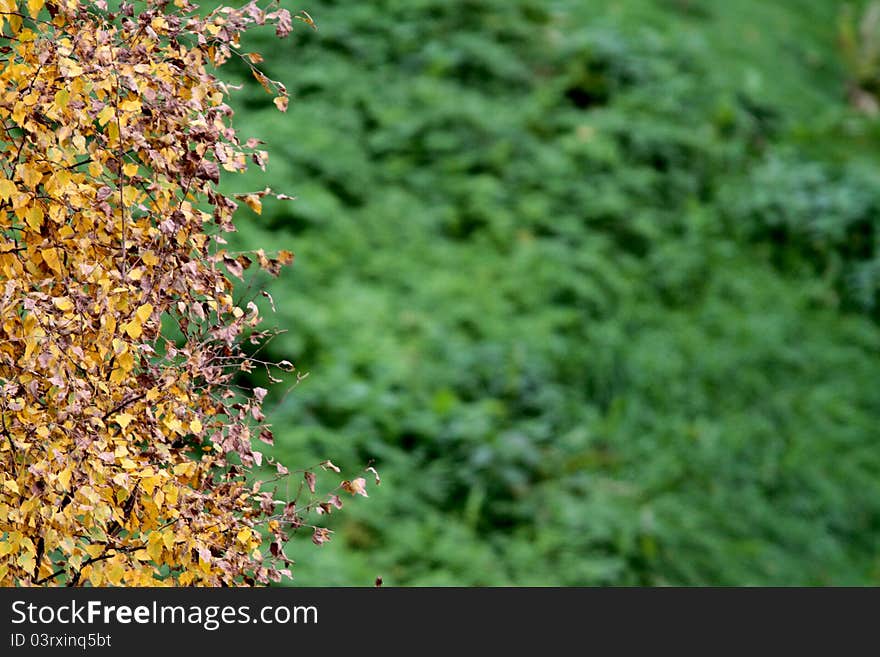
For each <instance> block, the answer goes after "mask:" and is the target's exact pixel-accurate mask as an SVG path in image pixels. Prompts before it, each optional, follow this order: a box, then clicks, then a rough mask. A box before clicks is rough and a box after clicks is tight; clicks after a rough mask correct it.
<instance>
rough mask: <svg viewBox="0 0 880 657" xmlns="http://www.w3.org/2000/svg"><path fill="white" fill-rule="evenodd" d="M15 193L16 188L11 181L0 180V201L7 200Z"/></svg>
mask: <svg viewBox="0 0 880 657" xmlns="http://www.w3.org/2000/svg"><path fill="white" fill-rule="evenodd" d="M17 191H18V188H17V187H16V186H15V183H14V182H12V181H11V180H0V201H6V200H9V198H10V197H11V196H12V195H13V194H15V193H16V192H17Z"/></svg>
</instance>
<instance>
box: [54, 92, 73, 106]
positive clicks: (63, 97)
mask: <svg viewBox="0 0 880 657" xmlns="http://www.w3.org/2000/svg"><path fill="white" fill-rule="evenodd" d="M69 102H70V92H69V91H68V90H67V89H61V90H60V91H57V92H56V93H55V107H56V108H58V109H62V110H63V109H64V108H65V107H67V103H69Z"/></svg>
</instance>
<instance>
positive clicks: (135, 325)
mask: <svg viewBox="0 0 880 657" xmlns="http://www.w3.org/2000/svg"><path fill="white" fill-rule="evenodd" d="M122 328H123V330H124V331H125V332H126V333H127V334H128V337H130V338H131V339H132V340H137V339H138V338H139V337H141V334H142V333H143V329H142V328H141V323H140V322H139V321H137V318H135V319H133V320H131V321H130V322H126V323H125V324H123V325H122Z"/></svg>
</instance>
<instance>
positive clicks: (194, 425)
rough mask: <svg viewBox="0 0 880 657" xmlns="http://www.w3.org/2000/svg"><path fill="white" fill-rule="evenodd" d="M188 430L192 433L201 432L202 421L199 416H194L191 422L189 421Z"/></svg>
mask: <svg viewBox="0 0 880 657" xmlns="http://www.w3.org/2000/svg"><path fill="white" fill-rule="evenodd" d="M189 430H190V431H192V432H193V433H201V432H202V422H201V420H199V418H196V419H195V420H193V421H192V422H190V423H189Z"/></svg>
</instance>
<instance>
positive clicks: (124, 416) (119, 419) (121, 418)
mask: <svg viewBox="0 0 880 657" xmlns="http://www.w3.org/2000/svg"><path fill="white" fill-rule="evenodd" d="M114 419H115V420H116V423H117V424H118V425H119V426H120V427H122V428H123V429H127V428H128V425H129V424H131V421H132V420H134V415H129V414H128V413H117V414H116V417H115V418H114Z"/></svg>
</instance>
